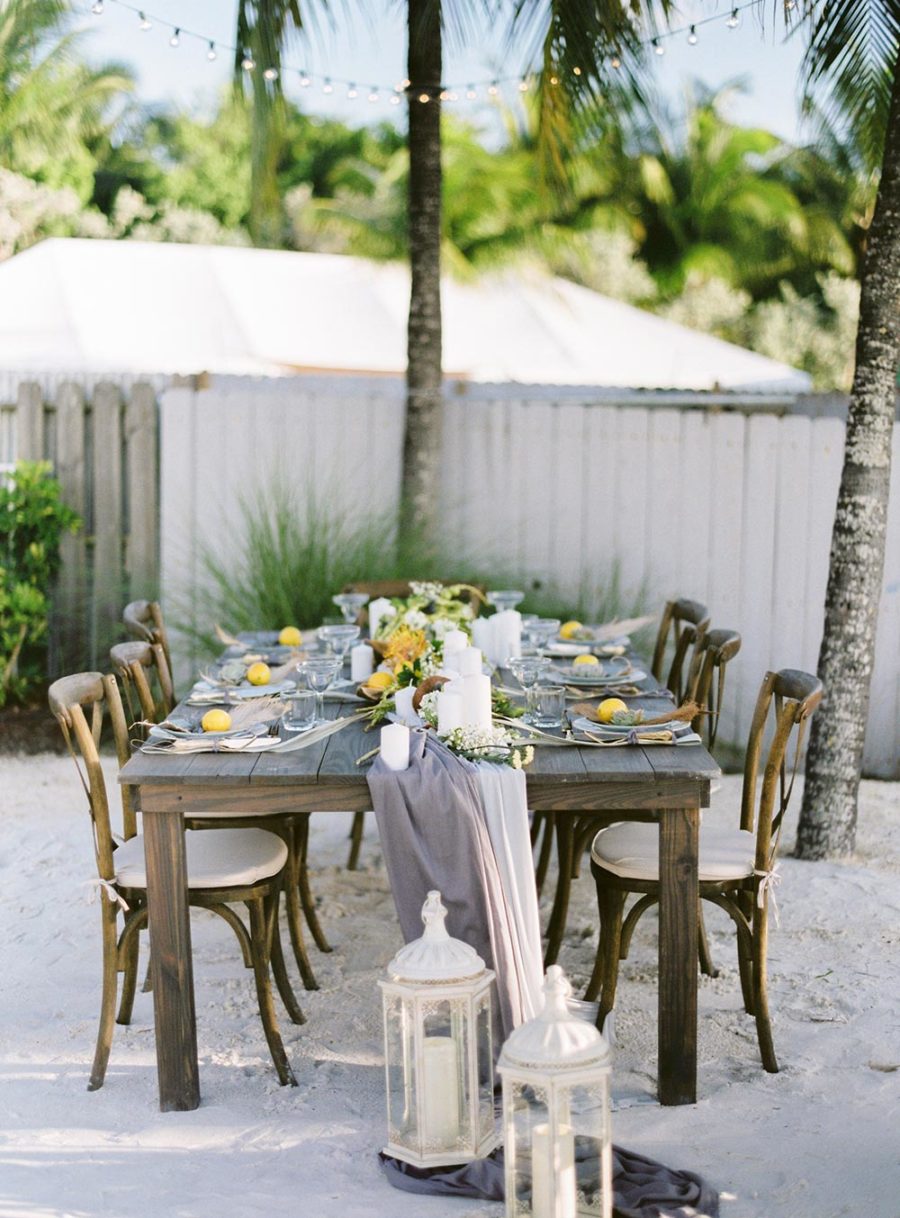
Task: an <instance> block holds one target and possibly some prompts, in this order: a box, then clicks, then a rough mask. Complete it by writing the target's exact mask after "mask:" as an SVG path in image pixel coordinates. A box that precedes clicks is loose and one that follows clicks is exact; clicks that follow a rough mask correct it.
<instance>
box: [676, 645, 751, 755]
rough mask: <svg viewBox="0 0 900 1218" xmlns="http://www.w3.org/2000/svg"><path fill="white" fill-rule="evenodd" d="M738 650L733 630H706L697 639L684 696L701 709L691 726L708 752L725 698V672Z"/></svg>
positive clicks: (717, 729) (712, 742) (717, 726)
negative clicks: (701, 737) (702, 709)
mask: <svg viewBox="0 0 900 1218" xmlns="http://www.w3.org/2000/svg"><path fill="white" fill-rule="evenodd" d="M740 650H741V636H740V635H739V634H738V632H737V631H736V630H724V629H717V630H706V631H704V633H703V634H702V635H701V636H700V638H699V639H698V640H697V645H696V647H695V648H694V654H693V656H692V658H691V664H690V668H689V670H688V677H687V687H686V693H687V697H688V699H690V700H692V701H694V702H696V703H697V705H698V706H702V707H703V708H704V713H703V714H701V715H698V716H697V718H696V719H694V720H693V721H692V723H691V727H692V728H693V729H694V731H695V732H697V733H699V735H701V736H703V738H704V743H705V745H706V747H707V748H708V749H709V751H710V752H712V751H713V749H714V748H715V744H716V737H717V736H718V734H719V720H720V717H721V713H722V703H723V701H724V698H725V671H726V669H727V667H728V665H729V663H730V662H731V661H732V660H733V659H734V657H735V656H736V655H737V654H738V652H739V651H740Z"/></svg>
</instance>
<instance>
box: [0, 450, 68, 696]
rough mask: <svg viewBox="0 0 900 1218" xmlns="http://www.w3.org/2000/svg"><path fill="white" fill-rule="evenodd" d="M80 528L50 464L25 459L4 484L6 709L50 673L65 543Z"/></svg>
mask: <svg viewBox="0 0 900 1218" xmlns="http://www.w3.org/2000/svg"><path fill="white" fill-rule="evenodd" d="M80 525H81V521H80V519H79V518H78V516H77V514H76V513H75V512H73V511H72V509H71V508H69V507H66V505H65V504H64V503H63V502H62V499H61V498H60V486H59V483H58V482H57V481H56V479H55V478H53V477H51V467H50V465H49V463H48V462H45V461H20V462H18V464H17V465H16V468H15V470H14V472H13V473H12V474H11V475H10V476H9V478H8V479H7V480H6V482H5V483H3V484H0V706H2V705H4V703H5V702H6V701H7V700H8V699H10V698H16V699H19V700H21V699H24V698H25V697H26V696H27V694H28V692H29V689H30V688H31V687H32V686H33V685H34V684H35V683H37V682H39V681H40V680H41V679H43V677H44V675H45V672H46V652H47V623H48V617H49V609H50V593H51V590H52V588H53V584H54V582H55V580H56V577H57V575H58V574H59V564H60V553H59V547H60V541H61V539H62V536H63V533H65V532H72V533H74V532H75V531H76V530H77V529H78V528H79V527H80Z"/></svg>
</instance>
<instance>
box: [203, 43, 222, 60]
mask: <svg viewBox="0 0 900 1218" xmlns="http://www.w3.org/2000/svg"><path fill="white" fill-rule="evenodd" d="M206 58H207V59H208V60H209V62H210V63H212V62H213V61H214V60H216V59H218V58H219V54H218V52H217V51H216V44H215V43H214V42H212V41H211V42H210V44H209V46H208V47H207V49H206Z"/></svg>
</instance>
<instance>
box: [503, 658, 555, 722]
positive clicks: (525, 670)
mask: <svg viewBox="0 0 900 1218" xmlns="http://www.w3.org/2000/svg"><path fill="white" fill-rule="evenodd" d="M506 667H507V668H508V669H509V671H510V672H511V673H512V675H513V676H514V677H515V678H516V680H517V681H518V682H519V684H520V685H521V686H522V689H524V691H525V714H524V716H523V717H524V719H525V722H526V723H531V721H532V719H533V718H534V688H535V686H536V685H537V683H538V681H540V679H541V677H542V676H543V675H544V673H545V672H546V671H547V670H548V669H549V667H550V661H549V660H548V659H545V657H544V656H541V655H524V656H512V657H511V658H510V659H508V660H507V661H506Z"/></svg>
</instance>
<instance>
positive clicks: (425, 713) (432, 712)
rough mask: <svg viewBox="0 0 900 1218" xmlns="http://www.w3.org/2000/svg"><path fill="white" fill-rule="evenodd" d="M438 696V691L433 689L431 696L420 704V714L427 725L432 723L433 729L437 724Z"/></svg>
mask: <svg viewBox="0 0 900 1218" xmlns="http://www.w3.org/2000/svg"><path fill="white" fill-rule="evenodd" d="M437 696H438V691H437V690H436V689H433V690H432V691H431V693H430V694H426V695H425V697H424V698H423V699H422V701H421V702H420V703H419V714H420V715H421V717H422V718H423V719H424V720H425V722H426V723H430V724H431V725H432V727H434V725H435V724H436V723H437V715H438V710H437Z"/></svg>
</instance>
